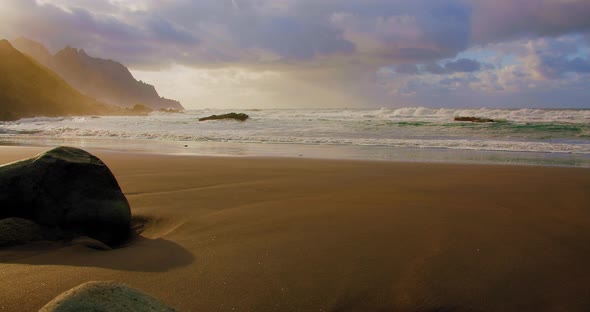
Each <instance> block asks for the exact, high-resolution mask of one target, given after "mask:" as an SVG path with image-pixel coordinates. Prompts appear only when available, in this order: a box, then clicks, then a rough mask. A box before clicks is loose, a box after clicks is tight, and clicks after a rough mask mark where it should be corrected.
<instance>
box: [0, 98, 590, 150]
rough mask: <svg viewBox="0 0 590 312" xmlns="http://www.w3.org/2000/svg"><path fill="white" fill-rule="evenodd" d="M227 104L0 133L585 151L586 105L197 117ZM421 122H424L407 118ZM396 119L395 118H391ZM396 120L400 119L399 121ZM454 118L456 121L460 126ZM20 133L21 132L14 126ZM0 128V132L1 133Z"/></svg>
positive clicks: (63, 120) (37, 122)
mask: <svg viewBox="0 0 590 312" xmlns="http://www.w3.org/2000/svg"><path fill="white" fill-rule="evenodd" d="M227 112H230V110H196V111H189V112H187V113H184V114H177V113H173V114H167V113H160V112H156V113H151V114H150V115H148V116H101V117H100V118H93V117H59V118H46V117H40V118H27V119H21V120H19V121H15V122H5V123H0V126H1V128H0V134H1V136H10V137H11V138H12V139H13V140H18V138H19V136H20V137H23V138H25V137H27V136H30V135H35V136H37V137H53V138H55V137H57V138H89V137H91V138H116V139H148V140H163V141H198V142H249V143H287V144H338V145H356V146H363V145H372V146H391V147H428V148H446V149H466V150H495V151H535V152H560V153H561V152H565V153H583V154H590V138H588V131H590V110H542V109H517V110H507V109H487V108H481V109H449V108H441V109H431V108H424V107H409V108H399V109H391V108H382V109H375V110H256V111H247V113H248V114H249V115H250V116H251V119H250V120H248V121H246V122H236V121H207V122H199V121H198V118H199V117H203V116H207V115H211V114H223V113H227ZM455 116H476V117H484V118H492V119H496V120H506V121H509V122H510V123H509V124H512V123H516V124H523V125H525V124H527V123H533V124H535V123H559V124H566V125H574V126H576V127H578V126H579V128H580V129H582V130H580V131H581V132H579V133H578V132H572V131H570V132H567V131H564V132H559V131H552V132H542V131H538V130H536V129H527V130H526V131H521V130H518V129H516V130H515V129H512V128H509V127H506V128H502V127H501V126H495V125H492V124H490V125H488V124H471V123H468V124H464V125H461V124H460V123H455V122H453V118H454V117H455ZM407 122H421V123H426V124H425V125H423V126H422V125H414V126H412V125H407V124H404V123H407ZM396 123H398V124H396ZM400 123H401V124H400ZM460 125H461V126H460ZM15 133H21V134H15ZM1 136H0V138H1Z"/></svg>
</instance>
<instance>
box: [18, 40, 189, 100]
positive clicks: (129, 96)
mask: <svg viewBox="0 0 590 312" xmlns="http://www.w3.org/2000/svg"><path fill="white" fill-rule="evenodd" d="M12 43H13V45H14V47H15V48H17V49H18V50H20V51H21V52H23V53H25V54H27V55H29V56H31V57H33V58H34V59H35V60H37V61H38V62H39V63H41V64H43V65H45V66H47V67H48V68H50V69H52V70H54V71H55V72H56V73H57V74H59V75H60V76H61V77H63V78H64V79H65V81H67V82H68V83H69V84H70V85H71V86H73V87H74V88H76V89H77V90H78V91H80V92H82V93H83V94H86V95H88V96H91V97H93V98H95V99H97V100H99V101H101V102H104V103H108V104H111V105H117V106H121V107H133V106H134V105H137V104H142V105H145V106H147V107H150V108H152V109H161V108H164V109H167V108H172V109H183V107H182V105H181V104H180V102H178V101H175V100H171V99H166V98H164V97H161V96H160V95H159V94H158V92H157V91H156V89H155V87H154V86H152V85H150V84H147V83H145V82H142V81H137V80H136V79H135V78H134V77H133V75H132V74H131V73H130V72H129V70H128V69H127V68H126V67H125V66H124V65H123V64H121V63H118V62H115V61H112V60H105V59H101V58H96V57H92V56H89V55H88V54H86V52H85V51H84V50H83V49H76V48H72V47H69V46H68V47H65V48H64V49H62V50H60V51H59V52H57V53H56V54H55V55H51V53H50V52H49V51H48V50H47V49H46V48H45V47H44V46H43V45H42V44H40V43H38V42H35V41H33V40H30V39H26V38H19V39H16V40H13V41H12Z"/></svg>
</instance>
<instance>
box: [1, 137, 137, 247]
mask: <svg viewBox="0 0 590 312" xmlns="http://www.w3.org/2000/svg"><path fill="white" fill-rule="evenodd" d="M5 218H24V219H28V220H31V221H34V222H35V223H37V224H39V225H41V226H43V227H46V228H49V229H55V230H57V231H59V232H63V233H70V234H71V236H72V237H73V236H79V235H85V236H89V237H92V238H94V239H97V240H99V241H101V242H103V243H105V244H108V245H111V246H112V245H116V244H118V243H121V242H123V241H124V240H126V239H127V237H128V235H129V224H130V219H131V210H130V208H129V203H128V202H127V199H126V198H125V195H124V194H123V192H122V191H121V188H120V187H119V184H118V183H117V180H116V179H115V177H114V176H113V174H112V173H111V171H110V170H109V168H108V167H107V166H106V165H105V164H104V163H103V162H102V161H101V160H100V159H98V158H97V157H95V156H93V155H91V154H89V153H87V152H86V151H83V150H81V149H77V148H72V147H58V148H55V149H52V150H50V151H47V152H45V153H42V154H39V155H38V156H36V157H33V158H29V159H25V160H22V161H19V162H15V163H11V164H8V165H4V166H1V167H0V219H5Z"/></svg>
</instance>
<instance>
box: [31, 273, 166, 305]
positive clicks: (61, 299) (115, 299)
mask: <svg viewBox="0 0 590 312" xmlns="http://www.w3.org/2000/svg"><path fill="white" fill-rule="evenodd" d="M77 311H105V312H106V311H120V312H123V311H129V312H139V311H151V312H173V311H176V310H175V309H174V308H172V307H170V306H168V305H166V304H165V303H163V302H161V301H159V300H158V299H156V298H154V297H151V296H149V295H147V294H145V293H143V292H141V291H139V290H136V289H133V288H131V287H129V286H127V285H125V284H121V283H116V282H111V281H102V282H88V283H84V284H82V285H80V286H77V287H74V288H72V289H70V290H68V291H66V292H64V293H62V294H61V295H59V296H57V297H55V299H53V300H51V301H50V302H49V303H47V304H46V305H45V306H44V307H42V308H41V310H39V312H77Z"/></svg>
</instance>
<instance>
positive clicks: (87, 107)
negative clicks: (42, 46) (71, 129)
mask: <svg viewBox="0 0 590 312" xmlns="http://www.w3.org/2000/svg"><path fill="white" fill-rule="evenodd" d="M120 111H121V109H116V108H114V107H109V106H108V105H105V104H103V103H100V102H99V101H96V100H95V99H93V98H91V97H88V96H85V95H83V94H81V93H80V92H78V91H77V90H76V89H74V88H72V87H71V86H70V85H69V84H68V83H67V82H66V81H65V80H64V79H62V78H61V77H60V76H59V75H57V74H56V73H54V72H52V71H51V69H49V68H47V67H45V66H43V65H42V64H40V63H39V62H37V61H36V60H35V59H33V58H32V57H31V56H28V55H25V54H24V53H22V52H20V51H18V50H17V49H15V48H14V47H13V46H12V45H11V44H10V42H9V41H8V40H0V120H3V121H7V120H17V119H20V118H26V117H36V116H64V115H91V114H116V113H120Z"/></svg>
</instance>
